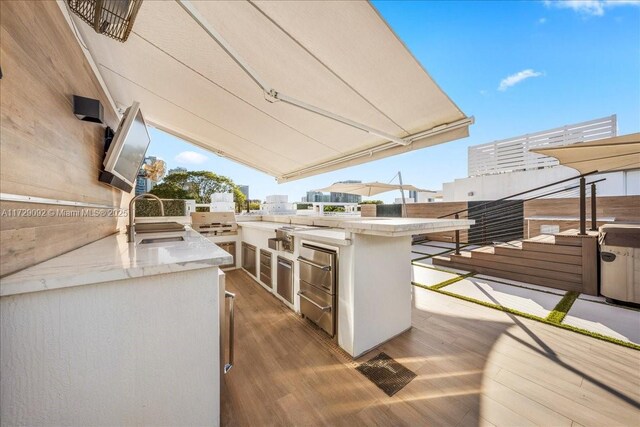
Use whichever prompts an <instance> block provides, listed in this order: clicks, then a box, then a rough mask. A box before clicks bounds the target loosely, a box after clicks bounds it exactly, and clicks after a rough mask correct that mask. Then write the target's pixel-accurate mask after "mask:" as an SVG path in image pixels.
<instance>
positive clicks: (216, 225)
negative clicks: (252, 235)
mask: <svg viewBox="0 0 640 427" xmlns="http://www.w3.org/2000/svg"><path fill="white" fill-rule="evenodd" d="M191 227H192V228H193V229H194V230H195V231H197V232H198V233H200V234H203V235H205V236H231V235H236V234H238V224H237V223H236V215H235V213H233V212H192V213H191Z"/></svg>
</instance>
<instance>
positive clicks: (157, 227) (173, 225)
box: [136, 222, 184, 233]
mask: <svg viewBox="0 0 640 427" xmlns="http://www.w3.org/2000/svg"><path fill="white" fill-rule="evenodd" d="M170 231H184V225H183V224H180V223H178V222H138V223H136V233H166V232H170Z"/></svg>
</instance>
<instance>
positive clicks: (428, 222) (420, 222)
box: [341, 218, 475, 237]
mask: <svg viewBox="0 0 640 427" xmlns="http://www.w3.org/2000/svg"><path fill="white" fill-rule="evenodd" d="M474 223H475V221H474V220H472V219H438V218H386V219H381V218H378V219H373V218H372V219H365V220H361V221H351V222H350V221H345V222H343V223H342V224H341V227H342V228H344V229H345V230H347V231H350V232H352V233H361V234H373V235H378V236H389V237H394V236H410V235H413V234H426V233H437V232H442V231H454V230H466V229H468V228H469V227H470V226H471V225H473V224H474Z"/></svg>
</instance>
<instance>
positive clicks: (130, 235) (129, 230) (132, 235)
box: [127, 193, 164, 243]
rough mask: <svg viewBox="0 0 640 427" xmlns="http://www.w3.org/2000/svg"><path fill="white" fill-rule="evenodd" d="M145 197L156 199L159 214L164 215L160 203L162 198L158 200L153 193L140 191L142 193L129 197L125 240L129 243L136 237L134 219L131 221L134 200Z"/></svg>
mask: <svg viewBox="0 0 640 427" xmlns="http://www.w3.org/2000/svg"><path fill="white" fill-rule="evenodd" d="M146 198H150V199H156V200H157V201H158V203H160V215H162V216H164V206H163V205H162V200H160V198H159V197H158V196H156V195H155V194H151V193H142V194H138V195H137V196H136V197H134V198H133V199H131V201H130V202H129V226H127V236H128V237H127V242H129V243H131V242H133V241H135V237H136V225H135V224H134V221H133V220H134V217H135V216H136V211H135V205H136V200H138V199H146Z"/></svg>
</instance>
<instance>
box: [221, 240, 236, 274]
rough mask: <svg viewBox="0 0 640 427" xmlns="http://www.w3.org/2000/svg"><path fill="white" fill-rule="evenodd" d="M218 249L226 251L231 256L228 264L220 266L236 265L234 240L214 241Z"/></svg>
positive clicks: (230, 266) (229, 266)
mask: <svg viewBox="0 0 640 427" xmlns="http://www.w3.org/2000/svg"><path fill="white" fill-rule="evenodd" d="M216 245H218V246H220V249H222V250H223V251H225V252H227V253H228V254H230V255H231V257H232V258H233V259H232V260H231V262H230V263H229V264H224V265H221V266H220V268H232V267H235V266H236V242H220V243H216Z"/></svg>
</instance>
